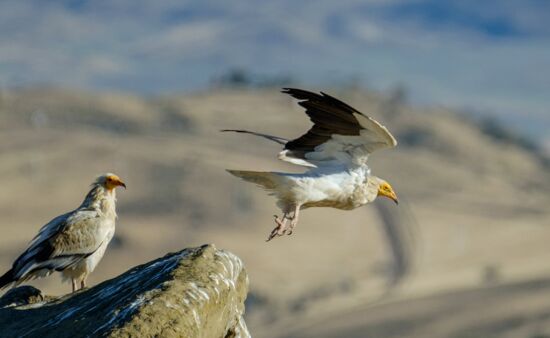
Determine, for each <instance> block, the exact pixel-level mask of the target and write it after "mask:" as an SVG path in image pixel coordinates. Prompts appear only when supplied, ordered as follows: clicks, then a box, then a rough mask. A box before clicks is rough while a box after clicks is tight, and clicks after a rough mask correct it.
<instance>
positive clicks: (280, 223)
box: [266, 215, 288, 242]
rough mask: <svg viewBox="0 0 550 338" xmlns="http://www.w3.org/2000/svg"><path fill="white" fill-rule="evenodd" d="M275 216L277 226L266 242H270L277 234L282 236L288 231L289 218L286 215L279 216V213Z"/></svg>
mask: <svg viewBox="0 0 550 338" xmlns="http://www.w3.org/2000/svg"><path fill="white" fill-rule="evenodd" d="M274 217H275V223H277V226H276V227H275V228H273V230H272V231H271V233H270V234H269V237H268V238H267V240H266V242H269V241H270V240H272V239H273V238H275V237H276V236H282V235H284V234H285V233H286V232H287V231H288V227H287V220H288V218H286V217H283V218H279V217H278V216H277V215H274Z"/></svg>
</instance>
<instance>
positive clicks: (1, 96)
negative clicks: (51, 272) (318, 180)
mask: <svg viewBox="0 0 550 338" xmlns="http://www.w3.org/2000/svg"><path fill="white" fill-rule="evenodd" d="M548 13H550V3H549V2H546V1H540V0H532V1H483V2H480V1H458V0H456V1H435V0H434V1H402V0H395V1H393V0H390V1H376V0H371V1H351V0H343V1H324V0H319V1H315V2H297V1H287V0H282V1H272V2H262V1H250V0H249V1H208V0H207V1H169V0H161V1H127V0H118V1H48V2H44V1H38V0H36V1H15V0H14V1H1V2H0V172H1V173H2V175H0V186H2V189H0V230H1V231H2V232H1V233H2V236H0V269H1V270H2V271H3V270H7V269H8V268H9V265H10V264H11V262H12V261H13V259H14V258H15V257H16V256H17V255H18V254H19V253H20V252H21V250H23V248H24V247H25V245H26V243H27V242H28V241H29V240H30V239H31V238H32V237H33V236H34V235H35V234H36V232H37V230H38V229H39V227H40V226H41V225H43V224H44V223H46V222H47V221H48V220H50V219H51V218H53V217H54V216H56V215H58V214H60V213H62V212H66V211H68V210H70V209H71V208H74V207H76V206H77V205H78V204H79V203H80V202H81V200H82V198H83V197H84V195H85V193H86V191H87V187H88V185H89V183H90V182H91V181H92V179H93V177H94V176H95V175H97V174H99V173H101V172H106V171H113V172H116V173H117V174H119V175H120V176H121V177H122V178H123V179H125V181H126V183H127V184H128V190H127V191H122V192H120V193H119V204H118V207H119V208H118V209H119V216H120V219H119V223H118V228H117V236H116V238H115V240H114V242H113V243H112V245H111V247H110V250H109V251H108V253H107V254H106V256H105V260H104V261H103V262H102V264H100V266H99V267H98V270H97V271H96V272H95V273H94V274H93V275H92V276H91V279H90V282H91V283H92V284H95V283H99V282H101V281H102V280H104V279H106V278H110V277H113V276H116V275H118V274H120V273H122V272H123V271H125V270H127V269H128V268H130V267H131V266H133V265H136V264H139V263H142V262H144V261H146V260H149V259H153V258H155V257H158V256H160V255H163V254H165V253H166V252H168V251H175V250H178V249H181V248H183V247H186V246H195V245H200V244H203V243H206V242H211V243H215V244H216V245H217V246H218V247H220V248H226V249H229V250H231V251H233V252H235V253H236V254H238V255H239V256H240V257H241V258H242V259H243V260H244V262H245V264H246V266H247V268H248V272H249V275H250V282H251V292H250V296H249V299H248V304H247V305H248V307H247V322H248V324H249V326H250V329H251V332H252V334H253V335H254V336H255V337H342V336H345V337H365V336H368V337H529V338H532V337H548V336H550V302H547V301H546V299H550V273H549V269H548V262H549V261H550V250H549V249H548V243H549V241H550V228H549V226H550V209H549V207H548V205H550V195H549V192H550V170H549V168H550V165H549V163H550V161H549V159H548V154H549V153H550V151H549V149H550V136H549V134H548V129H549V128H550V111H549V108H548V107H550V95H548V93H550V23H548ZM288 85H290V86H298V87H303V88H306V89H311V90H323V91H326V92H329V93H331V94H333V95H334V96H337V97H339V98H341V99H343V100H345V101H346V102H348V103H350V104H351V105H353V106H354V107H356V108H358V109H359V110H361V111H363V112H365V113H367V114H369V115H372V116H374V117H376V118H377V119H379V120H380V121H381V122H382V123H383V124H385V125H386V126H387V127H388V128H389V129H390V130H391V131H392V132H393V133H394V134H395V136H396V137H397V139H398V141H399V142H400V145H399V147H398V148H397V149H396V150H392V151H383V152H380V153H378V154H376V155H374V156H373V157H372V159H371V165H372V167H373V170H374V172H375V173H376V174H377V175H378V176H381V177H384V178H386V179H387V180H389V181H390V182H392V184H393V186H394V188H395V189H396V190H397V193H398V195H399V196H400V198H401V201H402V203H401V204H400V205H399V207H396V206H394V205H392V204H391V203H389V202H387V201H377V202H376V203H374V204H373V205H369V206H366V207H364V208H361V209H357V210H354V211H351V212H343V211H338V210H331V209H318V210H308V211H306V212H305V213H304V214H303V215H302V218H301V222H300V225H299V226H298V228H297V229H296V231H295V233H294V234H293V235H292V237H285V238H278V239H276V240H274V241H273V242H270V243H268V244H266V243H265V242H264V239H265V237H266V236H267V234H268V233H269V231H270V230H271V228H272V227H273V226H274V224H273V219H272V215H273V214H274V213H276V212H277V209H276V208H275V206H274V203H273V200H272V199H271V198H270V197H268V196H266V195H265V193H263V192H262V191H260V190H259V189H257V188H255V187H254V186H252V185H250V184H245V183H242V182H240V181H238V180H237V179H235V178H233V177H231V176H229V175H228V174H226V173H225V172H224V169H226V168H232V169H255V170H300V168H294V167H292V166H290V165H287V164H284V163H280V162H278V161H277V160H276V152H277V151H278V150H279V149H278V147H277V146H276V145H274V144H270V143H269V142H267V141H261V140H254V139H251V138H249V137H247V136H244V135H230V134H221V133H219V132H218V130H219V129H222V128H248V129H255V130H259V131H264V132H268V133H272V134H277V135H280V136H283V137H287V138H292V137H295V136H298V135H300V134H301V133H303V132H304V131H305V130H306V129H307V128H309V123H308V121H307V117H306V116H305V115H304V114H303V112H302V110H301V109H300V108H299V107H298V106H297V105H296V104H295V102H293V101H292V100H291V99H290V98H289V97H286V96H284V95H283V94H280V93H278V91H279V90H280V88H281V87H282V86H288ZM36 284H37V285H38V286H40V287H41V288H43V289H44V290H45V291H46V292H47V293H54V294H61V293H65V292H67V291H68V290H69V289H70V287H69V285H61V284H60V283H59V279H58V278H57V277H51V278H48V279H45V280H43V281H40V282H37V283H36Z"/></svg>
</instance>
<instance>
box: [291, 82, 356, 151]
mask: <svg viewBox="0 0 550 338" xmlns="http://www.w3.org/2000/svg"><path fill="white" fill-rule="evenodd" d="M282 92H283V93H285V94H289V95H290V96H292V97H294V98H296V99H298V100H301V101H300V102H299V103H298V104H299V105H300V106H302V107H304V108H305V109H306V114H307V115H308V116H309V118H310V120H311V121H312V122H313V127H311V129H310V130H308V132H307V133H305V134H304V135H302V136H300V137H298V138H297V139H294V140H291V141H289V142H288V143H286V144H285V149H288V150H292V151H297V152H303V153H306V152H310V151H313V150H314V149H315V147H317V146H318V145H320V144H323V143H325V142H326V141H328V140H329V139H330V138H331V137H332V135H334V134H337V135H359V134H360V132H361V130H362V129H363V127H362V126H361V125H360V124H359V122H358V121H357V119H356V118H355V116H353V114H361V112H359V111H358V110H356V109H355V108H353V107H351V106H349V105H347V104H346V103H344V102H342V101H340V100H338V99H336V98H334V97H332V96H330V95H328V94H325V93H323V92H321V94H317V93H312V92H309V91H306V90H302V89H296V88H283V91H282ZM361 115H362V114H361Z"/></svg>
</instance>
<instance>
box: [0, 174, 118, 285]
mask: <svg viewBox="0 0 550 338" xmlns="http://www.w3.org/2000/svg"><path fill="white" fill-rule="evenodd" d="M119 186H122V187H124V188H126V185H125V184H124V183H123V182H122V180H121V179H120V178H119V177H118V176H117V175H115V174H104V175H101V176H99V177H98V178H97V179H96V180H95V181H94V182H93V183H92V188H91V190H90V191H89V192H88V194H87V195H86V197H85V198H84V201H83V202H82V204H81V205H80V206H79V207H78V208H76V209H75V210H73V211H71V212H68V213H66V214H63V215H61V216H57V217H56V218H54V219H53V220H51V221H50V222H49V223H48V224H46V225H44V226H43V227H42V229H40V231H39V232H38V235H36V237H34V239H33V240H32V241H31V242H30V244H29V247H28V248H27V250H25V252H23V253H22V254H21V255H20V256H19V257H18V258H17V259H16V260H15V262H14V263H13V266H12V268H11V269H10V270H9V271H8V272H6V273H5V274H4V275H3V276H1V277H0V289H2V288H4V287H6V286H8V285H17V284H19V283H22V282H24V281H26V280H30V279H35V278H41V277H46V276H48V275H50V274H51V273H52V272H54V271H59V272H61V274H62V276H63V278H64V279H69V278H70V279H71V281H72V287H73V292H74V291H76V290H77V288H78V286H80V288H84V287H86V278H87V277H88V275H89V274H90V273H91V272H92V271H93V270H94V269H95V267H96V266H97V264H98V263H99V261H100V260H101V258H102V257H103V254H104V253H105V249H107V245H108V244H109V242H110V241H111V239H112V238H113V235H114V233H115V220H116V217H117V215H116V209H115V203H116V194H115V188H116V187H119ZM78 284H80V285H78Z"/></svg>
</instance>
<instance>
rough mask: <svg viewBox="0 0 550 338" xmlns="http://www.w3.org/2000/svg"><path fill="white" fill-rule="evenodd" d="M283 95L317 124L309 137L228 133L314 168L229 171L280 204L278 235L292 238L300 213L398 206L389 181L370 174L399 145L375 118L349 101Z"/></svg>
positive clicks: (289, 91) (297, 93) (294, 91)
mask: <svg viewBox="0 0 550 338" xmlns="http://www.w3.org/2000/svg"><path fill="white" fill-rule="evenodd" d="M283 93H285V94H289V95H291V96H292V97H294V98H296V99H298V100H299V103H298V104H299V105H300V106H302V107H304V108H305V109H306V114H307V115H308V116H309V118H310V119H311V121H312V122H313V127H311V129H310V130H308V132H307V133H305V134H304V135H302V136H300V137H298V138H297V139H294V140H290V141H289V140H286V139H284V138H281V137H277V136H271V135H266V134H261V133H256V132H251V131H247V130H236V129H224V130H222V131H232V132H238V133H246V134H252V135H256V136H260V137H264V138H267V139H269V140H271V141H274V142H277V143H279V144H281V145H283V146H284V149H283V151H281V152H280V153H279V156H278V157H279V159H280V160H282V161H286V162H290V163H293V164H296V165H300V166H305V167H309V168H310V169H309V170H308V171H306V172H304V173H301V174H293V173H283V172H259V171H244V170H228V172H229V173H231V174H233V175H234V176H237V177H239V178H241V179H243V180H245V181H248V182H252V183H255V184H257V185H259V186H260V187H262V188H264V189H265V190H267V191H268V192H269V193H270V194H271V195H273V196H275V198H276V199H277V206H278V207H279V208H280V209H281V211H282V213H283V215H282V216H281V217H278V216H277V215H275V223H276V225H277V226H276V227H275V228H274V229H273V231H271V233H270V235H269V237H268V238H267V241H270V240H271V239H273V238H274V237H275V236H282V235H284V234H288V235H290V234H292V231H293V230H294V228H295V227H296V224H297V223H298V215H299V213H300V210H301V209H306V208H311V207H332V208H337V209H342V210H351V209H355V208H357V207H360V206H362V205H365V204H367V203H370V202H372V201H374V200H375V199H376V197H377V196H385V197H388V198H390V199H392V200H393V201H395V203H397V195H396V194H395V192H394V191H393V188H392V187H391V185H390V184H389V183H388V182H386V181H385V180H383V179H381V178H379V177H376V176H374V175H371V170H370V168H369V167H368V166H367V159H368V158H369V155H370V154H371V153H373V152H374V151H376V150H379V149H384V148H393V147H395V146H396V145H397V141H396V140H395V138H394V137H393V136H392V134H390V132H389V131H388V130H387V129H386V127H384V126H383V125H381V124H380V123H378V122H377V121H375V120H374V119H372V118H370V117H368V116H366V115H364V114H362V113H361V112H359V111H358V110H356V109H354V108H352V107H350V106H349V105H347V104H345V103H344V102H342V101H340V100H338V99H336V98H334V97H332V96H330V95H327V94H325V93H323V92H321V94H317V93H312V92H309V91H305V90H301V89H294V88H284V89H283Z"/></svg>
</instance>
